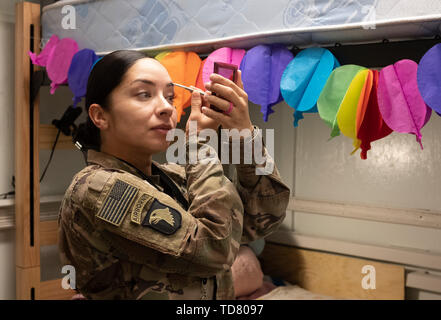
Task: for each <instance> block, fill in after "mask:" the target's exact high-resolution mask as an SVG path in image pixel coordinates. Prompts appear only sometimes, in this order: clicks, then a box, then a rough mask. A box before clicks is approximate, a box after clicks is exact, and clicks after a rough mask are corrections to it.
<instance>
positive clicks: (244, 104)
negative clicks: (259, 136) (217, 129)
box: [202, 70, 253, 131]
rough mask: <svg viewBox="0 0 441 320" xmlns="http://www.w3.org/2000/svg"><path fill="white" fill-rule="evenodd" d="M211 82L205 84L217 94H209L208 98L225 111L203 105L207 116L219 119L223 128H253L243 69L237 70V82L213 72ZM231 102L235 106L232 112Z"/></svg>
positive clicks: (203, 111) (211, 102) (203, 110)
mask: <svg viewBox="0 0 441 320" xmlns="http://www.w3.org/2000/svg"><path fill="white" fill-rule="evenodd" d="M210 80H211V82H208V83H206V84H205V87H206V88H207V90H209V91H211V92H215V93H216V94H217V96H214V95H211V94H208V95H207V97H206V100H207V101H208V102H209V103H210V104H211V105H213V106H215V107H217V108H219V109H220V110H222V111H223V112H218V111H214V110H213V109H211V108H208V107H206V106H203V107H202V113H203V114H205V115H206V116H207V117H209V118H211V119H213V120H216V121H219V122H220V124H221V125H222V128H223V129H238V130H239V131H240V130H243V129H249V130H251V131H252V130H253V124H252V123H251V120H250V114H249V111H248V95H247V93H246V92H245V90H244V89H243V83H242V74H241V71H240V70H238V71H237V84H236V83H234V82H233V81H231V80H229V79H226V78H224V77H222V76H221V75H219V74H216V73H213V74H212V75H211V76H210ZM230 103H231V104H232V106H233V108H232V109H231V112H230V113H228V114H227V113H226V112H227V111H228V110H229V109H230Z"/></svg>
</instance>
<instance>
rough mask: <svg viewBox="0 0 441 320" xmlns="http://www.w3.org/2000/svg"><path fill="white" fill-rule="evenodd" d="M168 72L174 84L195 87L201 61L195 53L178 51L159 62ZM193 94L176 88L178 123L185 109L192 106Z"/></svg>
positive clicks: (175, 102) (175, 101) (175, 103)
mask: <svg viewBox="0 0 441 320" xmlns="http://www.w3.org/2000/svg"><path fill="white" fill-rule="evenodd" d="M159 62H160V63H161V64H162V65H163V66H164V67H165V68H166V69H167V71H168V73H169V75H170V77H171V79H172V81H173V82H176V83H179V84H183V85H185V86H187V87H190V86H195V85H196V80H197V77H198V74H199V69H200V67H201V59H200V58H199V56H198V55H197V54H196V53H194V52H183V51H176V52H170V53H168V54H167V55H165V56H163V57H162V59H161V60H160V61H159ZM190 100H191V93H190V92H189V91H187V90H185V89H183V88H179V87H175V100H174V105H175V107H176V111H177V113H178V122H179V121H180V120H181V115H183V114H185V112H184V109H185V108H187V107H188V106H190Z"/></svg>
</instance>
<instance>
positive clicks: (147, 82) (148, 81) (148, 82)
mask: <svg viewBox="0 0 441 320" xmlns="http://www.w3.org/2000/svg"><path fill="white" fill-rule="evenodd" d="M135 82H143V83H146V84H149V85H151V86H155V85H156V84H155V83H154V82H153V81H150V80H147V79H136V80H133V81H132V82H131V83H130V84H131V85H132V84H134V83H135Z"/></svg>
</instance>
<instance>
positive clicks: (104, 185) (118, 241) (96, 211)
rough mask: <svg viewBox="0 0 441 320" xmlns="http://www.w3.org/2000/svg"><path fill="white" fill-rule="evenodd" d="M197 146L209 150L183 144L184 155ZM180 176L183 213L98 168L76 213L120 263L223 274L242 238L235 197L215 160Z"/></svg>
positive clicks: (141, 184) (166, 199) (147, 189)
mask: <svg viewBox="0 0 441 320" xmlns="http://www.w3.org/2000/svg"><path fill="white" fill-rule="evenodd" d="M201 147H205V148H211V147H209V146H208V145H204V144H201V143H198V144H197V149H196V150H194V151H191V150H190V151H189V148H188V143H187V144H186V149H187V156H189V153H190V154H191V153H192V152H193V153H195V152H196V153H197V152H198V150H200V148H201ZM211 149H212V148H211ZM212 152H214V149H212ZM215 158H216V159H217V156H216V157H215ZM217 162H218V161H217ZM185 174H186V181H187V189H188V200H189V204H190V206H189V209H188V211H186V210H184V209H183V208H182V207H181V206H180V205H179V204H178V203H177V202H176V201H175V200H174V199H173V198H171V197H170V196H168V195H167V194H165V193H162V192H160V191H158V190H156V189H155V188H154V187H152V186H151V185H150V184H148V183H147V182H145V181H143V180H141V179H139V178H138V177H135V176H133V175H131V174H129V173H126V172H121V171H106V170H99V171H97V172H96V173H95V174H92V175H90V176H89V177H88V178H87V181H86V182H85V185H87V187H83V189H84V192H83V193H82V195H81V192H80V194H79V197H78V200H77V203H78V206H79V209H81V210H78V213H77V214H83V215H85V217H86V218H87V219H88V220H89V221H90V223H92V224H93V225H94V227H95V228H96V232H95V234H96V235H97V236H99V237H101V238H102V239H103V241H105V242H106V243H107V244H108V250H109V252H112V254H113V255H114V256H117V257H119V258H121V259H126V260H129V261H132V262H135V263H139V264H144V265H147V266H149V267H150V268H153V269H155V270H158V271H161V272H166V273H180V274H186V275H189V276H192V275H193V276H199V277H202V276H204V277H206V276H212V275H214V274H216V273H218V272H220V271H224V270H228V269H229V268H230V266H231V265H232V264H233V262H234V259H235V257H236V254H237V252H238V250H239V242H240V238H241V234H242V223H243V205H242V201H241V199H240V196H239V194H238V192H237V190H236V189H235V187H234V185H233V184H232V183H231V182H230V181H229V180H228V179H227V178H225V176H224V175H223V169H222V165H221V164H220V163H219V162H218V163H202V162H200V161H197V162H195V163H189V161H187V164H186V165H185Z"/></svg>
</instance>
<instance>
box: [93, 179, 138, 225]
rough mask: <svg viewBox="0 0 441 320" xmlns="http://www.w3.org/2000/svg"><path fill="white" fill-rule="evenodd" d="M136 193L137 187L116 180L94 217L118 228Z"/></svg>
mask: <svg viewBox="0 0 441 320" xmlns="http://www.w3.org/2000/svg"><path fill="white" fill-rule="evenodd" d="M137 193H138V188H137V187H134V186H132V185H130V184H128V183H126V182H124V181H121V180H119V179H117V180H116V181H115V183H114V184H113V186H112V189H111V190H110V192H109V194H108V195H107V196H106V198H105V199H104V202H103V206H102V207H101V209H100V210H99V212H98V214H97V215H96V216H97V217H98V218H100V219H102V220H104V221H106V222H109V223H111V224H113V225H115V226H119V225H120V224H121V222H122V221H123V219H124V217H125V215H126V214H127V211H128V210H129V208H130V206H131V204H132V202H133V200H134V199H135V196H136V194H137Z"/></svg>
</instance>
